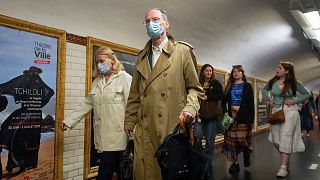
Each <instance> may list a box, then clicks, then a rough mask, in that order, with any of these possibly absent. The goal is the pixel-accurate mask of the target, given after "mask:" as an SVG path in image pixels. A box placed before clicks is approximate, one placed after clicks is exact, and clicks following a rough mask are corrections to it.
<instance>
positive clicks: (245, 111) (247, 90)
mask: <svg viewBox="0 0 320 180" xmlns="http://www.w3.org/2000/svg"><path fill="white" fill-rule="evenodd" d="M231 89H232V87H230V88H229V91H228V93H227V94H226V95H225V97H224V98H223V100H222V104H221V105H222V112H223V113H225V112H228V114H229V116H231ZM227 103H228V107H227ZM235 121H236V122H238V123H239V124H251V123H253V122H254V95H253V89H252V86H251V84H250V83H248V82H244V86H243V93H242V96H241V103H240V109H239V111H238V114H237V116H236V118H235Z"/></svg>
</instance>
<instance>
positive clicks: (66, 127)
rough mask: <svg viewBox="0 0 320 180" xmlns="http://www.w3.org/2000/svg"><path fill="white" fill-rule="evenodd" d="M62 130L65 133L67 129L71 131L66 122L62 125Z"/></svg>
mask: <svg viewBox="0 0 320 180" xmlns="http://www.w3.org/2000/svg"><path fill="white" fill-rule="evenodd" d="M61 129H62V131H65V130H67V129H70V128H69V127H68V126H67V125H66V124H65V123H64V122H62V123H61Z"/></svg>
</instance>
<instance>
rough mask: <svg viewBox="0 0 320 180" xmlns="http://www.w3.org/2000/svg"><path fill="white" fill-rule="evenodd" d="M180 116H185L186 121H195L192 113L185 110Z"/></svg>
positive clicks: (184, 120)
mask: <svg viewBox="0 0 320 180" xmlns="http://www.w3.org/2000/svg"><path fill="white" fill-rule="evenodd" d="M179 118H180V119H181V118H183V122H184V123H194V122H195V118H194V117H193V116H192V114H191V113H189V112H186V111H183V112H181V114H180V116H179Z"/></svg>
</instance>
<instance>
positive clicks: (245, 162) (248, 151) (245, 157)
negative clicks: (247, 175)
mask: <svg viewBox="0 0 320 180" xmlns="http://www.w3.org/2000/svg"><path fill="white" fill-rule="evenodd" d="M251 153H252V150H251V149H249V148H247V149H246V150H244V151H243V165H244V167H249V166H251V161H250V154H251Z"/></svg>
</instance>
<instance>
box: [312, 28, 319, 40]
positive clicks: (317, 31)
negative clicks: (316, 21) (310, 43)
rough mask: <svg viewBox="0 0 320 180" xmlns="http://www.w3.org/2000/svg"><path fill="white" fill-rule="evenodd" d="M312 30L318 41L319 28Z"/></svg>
mask: <svg viewBox="0 0 320 180" xmlns="http://www.w3.org/2000/svg"><path fill="white" fill-rule="evenodd" d="M313 32H314V34H315V35H316V39H317V40H318V41H320V29H318V30H314V31H313Z"/></svg>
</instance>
